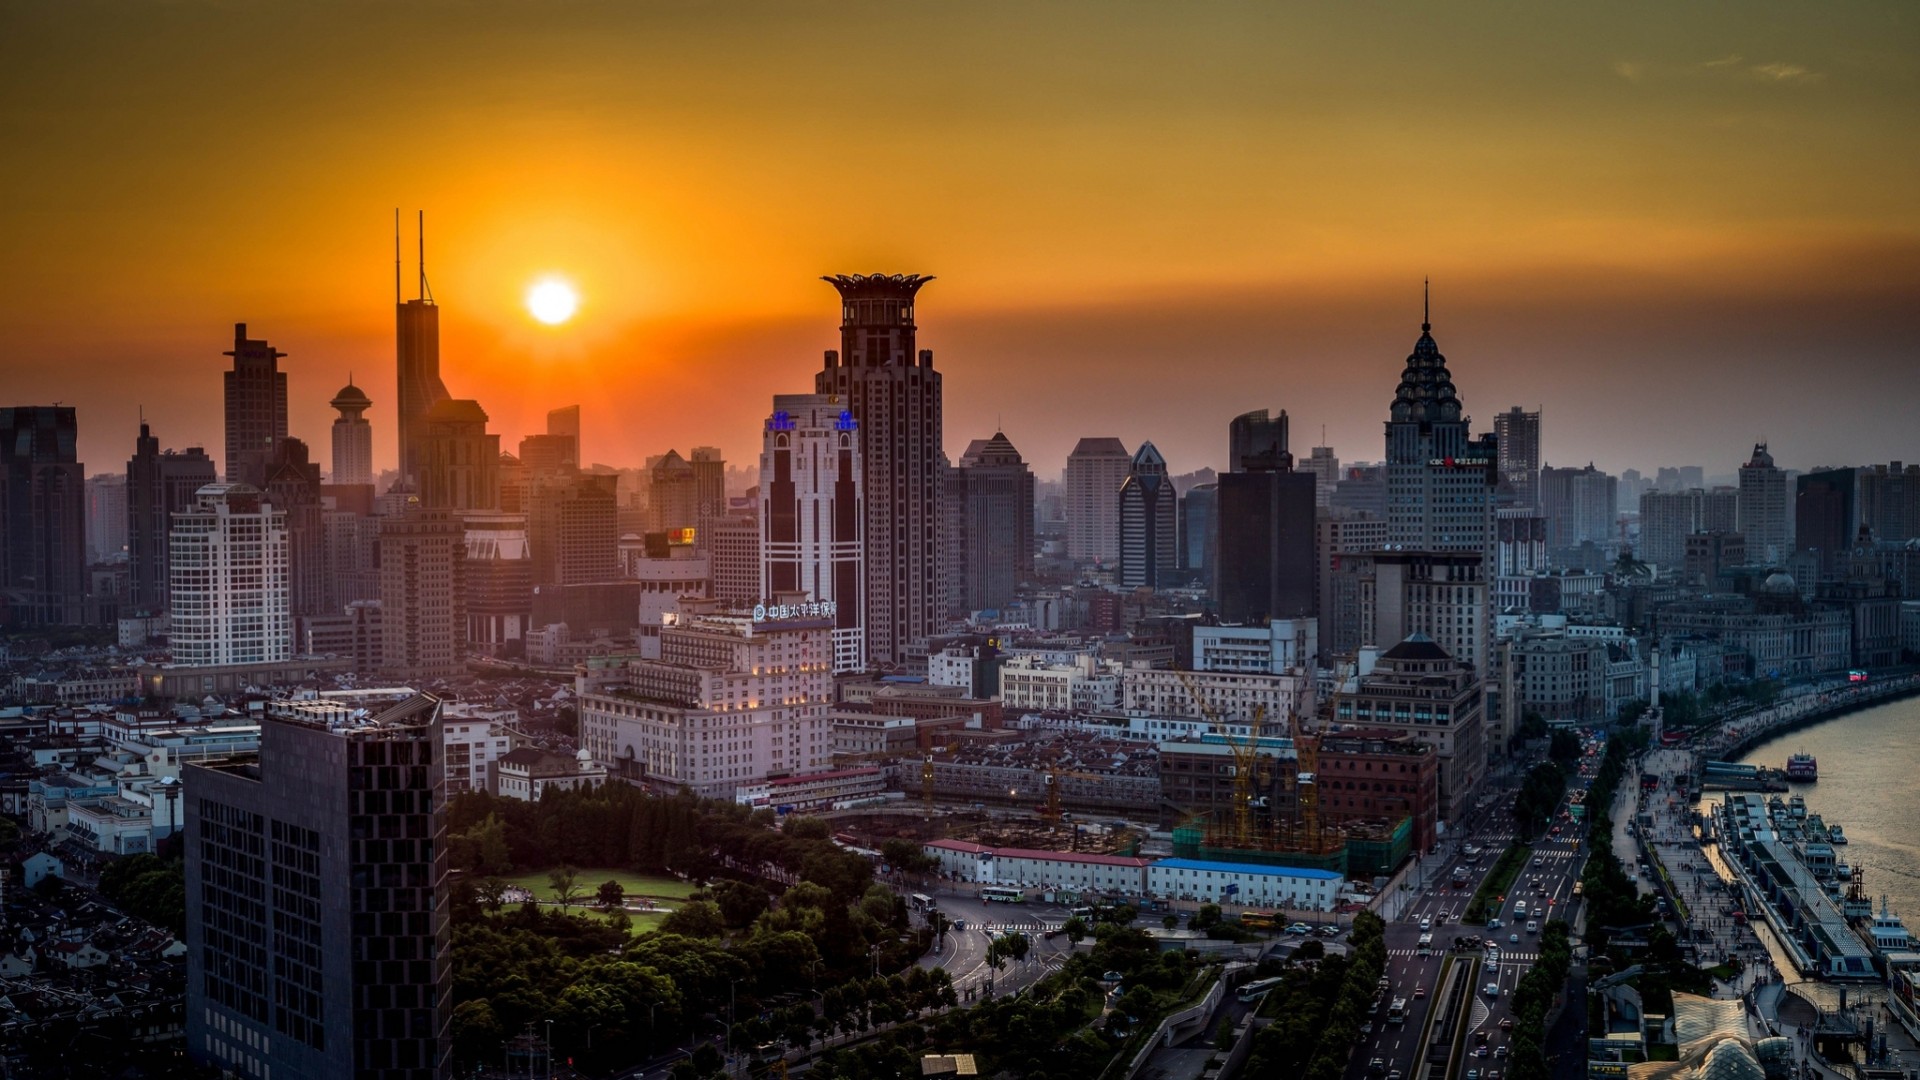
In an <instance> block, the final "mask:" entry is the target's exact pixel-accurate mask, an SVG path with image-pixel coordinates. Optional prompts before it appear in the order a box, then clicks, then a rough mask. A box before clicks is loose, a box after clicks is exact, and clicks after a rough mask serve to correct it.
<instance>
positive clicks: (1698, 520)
mask: <svg viewBox="0 0 1920 1080" xmlns="http://www.w3.org/2000/svg"><path fill="white" fill-rule="evenodd" d="M1738 510H1739V496H1738V495H1737V493H1736V492H1734V491H1733V490H1732V489H1731V488H1715V489H1713V490H1712V491H1702V490H1700V489H1699V488H1691V489H1688V490H1685V491H1649V492H1647V493H1646V494H1645V495H1643V496H1641V497H1640V553H1639V554H1640V561H1641V562H1644V563H1651V564H1653V565H1654V566H1657V567H1660V568H1662V569H1666V570H1671V569H1674V568H1677V567H1680V566H1683V565H1685V563H1686V558H1687V537H1688V536H1689V535H1691V534H1693V533H1697V532H1729V533H1730V532H1735V531H1737V530H1736V528H1735V523H1736V522H1737V521H1738V519H1739V513H1738Z"/></svg>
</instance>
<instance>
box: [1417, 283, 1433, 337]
mask: <svg viewBox="0 0 1920 1080" xmlns="http://www.w3.org/2000/svg"><path fill="white" fill-rule="evenodd" d="M1420 329H1421V331H1422V332H1425V331H1428V330H1432V329H1433V279H1432V278H1422V279H1421V285H1420Z"/></svg>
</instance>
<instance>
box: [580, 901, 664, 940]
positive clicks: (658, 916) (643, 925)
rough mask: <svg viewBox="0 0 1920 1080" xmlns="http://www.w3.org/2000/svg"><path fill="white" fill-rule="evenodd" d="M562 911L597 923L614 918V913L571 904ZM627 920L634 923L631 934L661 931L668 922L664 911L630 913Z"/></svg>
mask: <svg viewBox="0 0 1920 1080" xmlns="http://www.w3.org/2000/svg"><path fill="white" fill-rule="evenodd" d="M562 910H564V911H565V912H566V913H567V914H568V915H585V916H586V917H587V918H589V919H592V920H594V921H595V922H606V921H608V920H610V919H612V918H613V913H612V912H610V911H601V910H600V909H599V908H595V907H581V906H579V905H578V904H569V905H567V906H566V907H565V908H563V909H562ZM627 918H628V919H629V920H631V922H632V926H631V928H630V932H631V933H634V934H645V933H649V932H651V931H654V930H658V929H660V924H661V923H662V922H665V921H666V918H667V913H666V912H664V911H629V912H627Z"/></svg>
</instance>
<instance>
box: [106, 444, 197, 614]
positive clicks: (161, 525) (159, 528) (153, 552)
mask: <svg viewBox="0 0 1920 1080" xmlns="http://www.w3.org/2000/svg"><path fill="white" fill-rule="evenodd" d="M216 479H218V477H217V476H216V475H215V470H214V464H213V459H212V458H210V457H208V456H207V452H206V451H205V450H202V449H201V448H200V447H198V446H190V447H188V448H187V449H185V450H179V451H174V450H167V451H165V452H162V451H161V449H160V440H159V439H157V438H155V437H154V436H153V433H152V432H151V431H150V430H149V429H148V427H147V425H146V424H145V423H142V424H141V425H140V437H139V439H138V440H137V441H136V442H135V443H134V450H133V457H131V458H129V459H128V460H127V563H128V570H129V571H130V588H131V593H130V595H129V599H130V601H131V606H132V610H133V611H136V612H142V613H147V614H157V613H159V612H162V611H165V610H166V609H167V584H168V575H167V542H168V535H169V533H170V532H171V531H172V528H173V515H174V513H175V512H177V511H180V510H185V509H188V508H189V507H192V506H193V505H194V504H195V502H196V496H197V493H198V492H199V491H200V489H201V488H203V487H206V486H207V485H208V484H211V483H213V482H214V481H215V480H216Z"/></svg>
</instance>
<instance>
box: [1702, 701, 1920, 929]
mask: <svg viewBox="0 0 1920 1080" xmlns="http://www.w3.org/2000/svg"><path fill="white" fill-rule="evenodd" d="M1916 736H1920V698H1906V699H1904V700H1901V701H1892V702H1888V703H1887V704H1885V705H1876V706H1874V707H1873V708H1871V709H1863V710H1861V711H1860V712H1856V713H1848V714H1846V715H1844V716H1838V717H1835V718H1834V719H1831V720H1827V721H1823V722H1821V723H1818V724H1814V725H1813V726H1811V727H1805V728H1801V729H1800V730H1798V731H1790V732H1788V733H1786V734H1784V735H1781V736H1780V737H1778V738H1776V739H1772V740H1770V741H1768V742H1764V743H1761V744H1760V745H1759V746H1757V747H1755V748H1754V749H1753V751H1752V752H1751V753H1749V754H1747V755H1746V756H1745V757H1743V758H1741V759H1740V760H1741V761H1742V762H1745V763H1747V764H1750V765H1767V766H1770V767H1772V768H1776V769H1778V768H1783V767H1784V766H1785V765H1786V763H1787V755H1788V754H1797V753H1808V754H1812V755H1813V756H1814V757H1815V758H1817V759H1819V762H1820V779H1819V780H1818V781H1816V782H1814V783H1811V784H1792V785H1790V793H1792V794H1798V795H1801V796H1804V797H1805V798H1806V800H1807V812H1808V813H1810V814H1819V815H1820V816H1821V817H1822V818H1824V819H1825V820H1826V822H1827V824H1829V825H1833V824H1836V823H1837V824H1839V825H1840V826H1841V827H1842V828H1844V829H1845V831H1846V835H1847V841H1848V842H1847V844H1846V845H1845V846H1843V847H1836V848H1835V849H1834V854H1835V856H1836V857H1837V858H1839V859H1840V861H1842V862H1845V863H1848V864H1849V865H1851V866H1853V867H1855V868H1857V869H1860V870H1863V871H1864V872H1865V874H1866V887H1867V892H1868V893H1869V894H1870V895H1872V896H1873V898H1874V907H1875V908H1876V909H1877V908H1878V907H1879V906H1880V897H1881V896H1883V895H1884V896H1885V897H1886V898H1887V902H1888V903H1889V904H1890V905H1891V906H1892V908H1893V910H1894V912H1895V913H1897V914H1899V915H1902V916H1904V917H1905V918H1906V921H1907V925H1908V926H1909V927H1911V928H1914V929H1916V930H1920V738H1916Z"/></svg>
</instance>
